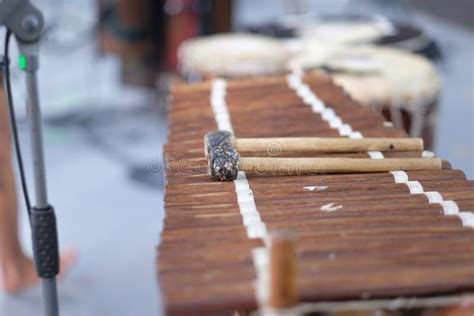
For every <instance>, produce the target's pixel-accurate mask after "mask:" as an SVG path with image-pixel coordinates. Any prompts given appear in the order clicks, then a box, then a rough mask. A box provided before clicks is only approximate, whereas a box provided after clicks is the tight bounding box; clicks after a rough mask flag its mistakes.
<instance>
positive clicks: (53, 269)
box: [31, 207, 59, 279]
mask: <svg viewBox="0 0 474 316" xmlns="http://www.w3.org/2000/svg"><path fill="white" fill-rule="evenodd" d="M31 231H32V239H33V252H34V259H35V265H36V271H37V273H38V276H39V277H40V278H46V279H50V278H53V277H55V276H56V275H57V274H58V273H59V249H58V233H57V229H56V216H55V215H54V209H53V208H52V207H49V208H47V209H35V208H33V209H32V210H31Z"/></svg>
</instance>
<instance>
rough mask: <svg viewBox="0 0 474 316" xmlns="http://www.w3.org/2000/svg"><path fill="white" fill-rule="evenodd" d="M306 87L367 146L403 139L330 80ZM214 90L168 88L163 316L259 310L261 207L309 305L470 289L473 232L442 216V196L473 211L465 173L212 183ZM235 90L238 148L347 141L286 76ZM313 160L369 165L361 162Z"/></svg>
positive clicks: (232, 103)
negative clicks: (287, 140) (279, 140)
mask: <svg viewBox="0 0 474 316" xmlns="http://www.w3.org/2000/svg"><path fill="white" fill-rule="evenodd" d="M304 81H305V82H306V84H308V85H309V86H310V87H311V89H312V90H313V91H314V92H315V93H316V94H317V95H318V97H319V98H321V100H323V101H324V103H325V104H326V105H327V106H330V107H331V108H333V109H334V111H335V113H336V114H337V115H339V116H340V117H341V118H342V119H343V121H344V122H346V123H348V124H350V125H351V126H352V128H353V129H354V130H357V131H360V132H361V133H362V134H363V136H364V137H406V133H405V132H403V131H401V130H397V129H393V128H391V127H387V126H385V125H384V119H383V117H382V116H380V115H377V114H375V113H373V112H372V111H371V110H370V109H369V108H367V107H362V106H359V105H358V104H357V103H356V102H355V101H353V100H352V99H351V98H350V97H349V96H348V95H347V94H346V93H344V91H343V90H342V89H341V88H340V87H337V86H335V85H334V84H333V83H332V82H331V81H330V80H329V79H328V78H326V77H323V76H319V75H307V76H305V77H304ZM211 89H212V83H211V82H204V83H202V84H198V85H193V86H188V85H183V86H177V87H175V88H174V89H173V92H172V105H171V109H170V113H169V118H170V127H169V135H168V144H167V145H166V146H165V159H166V161H167V170H166V183H167V185H166V195H165V209H166V218H165V222H164V230H163V233H162V235H161V244H160V246H159V248H158V251H159V258H158V270H159V281H160V287H161V290H162V293H163V296H164V301H165V306H166V311H167V312H168V314H172V315H185V314H189V315H194V314H206V313H219V312H228V311H232V310H243V311H250V310H254V309H256V308H257V306H258V302H257V294H256V288H255V284H256V280H257V279H259V275H260V274H259V270H258V269H257V268H256V262H257V263H258V260H256V259H255V258H256V257H255V253H256V252H255V251H254V250H255V249H265V248H266V247H267V245H266V244H265V241H264V240H263V239H261V238H249V235H248V227H249V226H248V225H251V224H252V221H247V220H246V219H245V218H244V216H245V207H247V208H248V207H250V206H251V205H252V204H251V203H252V202H254V203H255V208H256V210H257V211H258V214H259V218H255V219H253V220H257V221H258V220H260V221H261V222H263V223H264V224H265V225H266V228H267V230H268V231H273V230H275V229H292V230H294V231H296V233H297V236H298V239H297V244H296V252H297V256H298V271H297V278H296V286H297V291H298V294H297V295H298V300H299V301H300V302H325V301H344V300H360V299H361V298H362V299H367V300H371V299H396V298H398V297H413V296H421V297H433V296H438V295H457V294H460V293H463V292H466V291H467V292H469V291H472V290H474V243H473V242H472V241H473V239H474V230H473V229H472V227H468V226H466V223H465V222H464V221H463V220H462V219H461V218H460V217H459V216H457V215H456V214H455V213H452V215H450V214H449V213H446V212H445V209H444V208H443V205H442V204H441V203H439V201H438V200H437V198H439V196H441V197H442V198H443V202H447V201H452V202H453V203H455V204H456V205H457V206H458V208H459V211H460V212H463V213H469V212H472V211H474V194H473V193H474V183H473V182H472V181H469V180H466V178H465V175H464V174H463V172H462V171H460V170H451V169H450V168H449V166H447V165H444V166H443V169H442V170H432V171H407V172H405V173H404V174H403V173H402V174H401V175H403V177H401V175H400V174H397V173H395V174H393V173H389V172H379V173H370V174H349V173H342V174H317V175H301V176H285V175H279V176H260V175H258V173H253V172H246V180H247V182H248V187H239V188H237V183H234V182H215V181H212V180H211V179H210V178H209V176H208V175H207V161H206V159H205V157H204V155H203V146H204V144H203V135H204V134H205V133H206V132H208V131H210V130H217V129H219V127H218V124H217V122H216V115H215V113H214V112H213V109H212V106H211V104H210V95H211ZM226 89H227V90H226V94H225V103H226V105H227V108H228V112H229V117H230V121H231V123H232V127H233V132H234V134H235V136H236V138H259V137H340V136H339V134H338V132H337V130H335V129H333V128H331V127H330V126H329V124H328V123H327V122H326V121H324V120H323V119H322V118H321V115H319V114H317V113H314V112H313V111H312V110H311V108H310V107H309V106H308V105H306V104H304V102H303V101H302V100H301V99H300V98H299V97H298V96H297V95H296V94H295V93H294V91H292V90H291V89H290V88H289V87H288V83H287V80H286V78H285V77H275V78H268V79H261V80H249V81H238V82H234V81H228V82H227V84H226ZM318 156H319V157H336V158H370V155H369V154H368V153H366V152H360V153H326V154H323V155H318ZM383 156H384V158H401V157H404V158H417V159H421V158H422V152H420V151H408V152H390V151H387V152H383ZM283 158H284V157H283ZM374 160H375V159H374ZM386 160H389V159H386ZM428 161H430V160H427V162H428ZM405 176H406V178H404V177H405ZM239 183H244V182H239ZM237 191H239V192H240V193H239V194H240V195H239V196H238V195H237V193H238V192H237ZM244 192H245V193H246V194H247V195H245V196H243V195H242V194H243V193H244ZM433 192H437V193H439V196H438V195H436V194H434V193H433ZM244 197H245V198H244ZM447 204H449V203H447ZM242 205H244V208H242V207H241V206H242ZM243 210H244V211H243ZM257 257H258V256H257Z"/></svg>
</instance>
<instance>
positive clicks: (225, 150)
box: [204, 131, 240, 181]
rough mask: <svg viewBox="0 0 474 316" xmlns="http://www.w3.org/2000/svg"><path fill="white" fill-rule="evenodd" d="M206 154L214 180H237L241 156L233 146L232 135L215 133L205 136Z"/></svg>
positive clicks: (221, 132)
mask: <svg viewBox="0 0 474 316" xmlns="http://www.w3.org/2000/svg"><path fill="white" fill-rule="evenodd" d="M204 152H205V155H206V158H207V161H208V166H209V170H208V173H209V175H210V176H211V178H212V179H214V180H220V181H231V180H235V179H236V178H237V173H238V170H239V169H238V167H239V159H240V155H239V153H238V152H237V150H236V149H235V148H234V146H233V145H232V133H230V132H228V131H213V132H209V133H207V134H206V135H205V136H204Z"/></svg>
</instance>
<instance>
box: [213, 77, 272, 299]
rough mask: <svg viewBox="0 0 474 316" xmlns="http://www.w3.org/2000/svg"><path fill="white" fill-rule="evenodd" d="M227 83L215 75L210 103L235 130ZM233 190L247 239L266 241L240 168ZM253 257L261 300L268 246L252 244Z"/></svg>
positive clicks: (224, 126) (221, 124)
mask: <svg viewBox="0 0 474 316" xmlns="http://www.w3.org/2000/svg"><path fill="white" fill-rule="evenodd" d="M226 88H227V83H226V81H225V80H224V79H214V80H213V81H212V86H211V97H210V100H211V107H212V111H213V112H214V118H215V120H216V123H217V127H218V129H219V130H225V131H229V132H231V133H232V134H233V133H234V130H233V128H232V123H231V120H230V114H229V111H228V109H227V103H226V100H225V97H226V91H227V90H226ZM234 185H235V193H236V194H237V204H238V205H239V211H240V215H241V216H242V223H243V225H244V226H245V230H246V232H247V237H248V238H249V239H257V238H261V239H263V241H264V242H265V245H267V242H268V240H269V238H268V231H267V226H266V225H265V223H264V222H263V220H262V217H261V216H260V213H259V212H258V210H257V206H256V204H255V198H254V195H253V191H252V189H250V185H249V182H248V180H247V176H246V175H245V172H244V171H239V172H238V174H237V179H235V180H234ZM252 258H253V263H254V266H255V270H256V275H257V280H256V281H255V291H256V293H255V294H256V298H257V301H258V302H259V303H260V304H262V302H264V301H265V300H266V297H267V296H268V286H267V280H268V273H267V270H268V261H269V257H268V250H267V247H254V248H253V249H252Z"/></svg>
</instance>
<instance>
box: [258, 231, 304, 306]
mask: <svg viewBox="0 0 474 316" xmlns="http://www.w3.org/2000/svg"><path fill="white" fill-rule="evenodd" d="M269 268H270V271H269V272H270V273H269V284H268V286H269V289H268V294H269V295H268V298H267V301H266V306H265V307H267V308H271V309H285V308H290V307H293V306H295V305H296V304H297V302H298V293H297V288H296V273H297V257H296V234H295V232H293V231H286V230H279V231H275V232H273V233H272V234H271V241H270V266H269Z"/></svg>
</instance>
